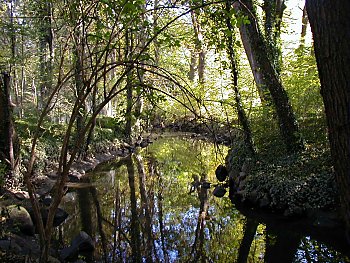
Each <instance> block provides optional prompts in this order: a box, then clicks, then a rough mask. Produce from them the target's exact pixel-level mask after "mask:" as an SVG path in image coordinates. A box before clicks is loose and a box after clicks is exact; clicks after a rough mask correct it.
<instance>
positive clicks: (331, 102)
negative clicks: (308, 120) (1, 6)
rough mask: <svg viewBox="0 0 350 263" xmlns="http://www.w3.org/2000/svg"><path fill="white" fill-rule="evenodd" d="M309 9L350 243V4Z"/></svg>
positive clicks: (316, 3)
mask: <svg viewBox="0 0 350 263" xmlns="http://www.w3.org/2000/svg"><path fill="white" fill-rule="evenodd" d="M306 9H307V12H308V17H309V21H310V25H311V30H312V33H313V37H314V49H315V55H316V60H317V66H318V71H319V76H320V81H321V94H322V97H323V102H324V105H325V111H326V116H327V125H328V136H329V142H330V147H331V153H332V157H333V162H334V169H335V174H336V180H337V183H338V185H339V189H340V195H341V203H342V208H343V216H344V220H345V222H346V226H347V238H348V241H349V242H350V125H349V124H350V78H349V76H350V68H349V65H350V49H349V43H350V1H342V0H312V1H311V0H307V1H306Z"/></svg>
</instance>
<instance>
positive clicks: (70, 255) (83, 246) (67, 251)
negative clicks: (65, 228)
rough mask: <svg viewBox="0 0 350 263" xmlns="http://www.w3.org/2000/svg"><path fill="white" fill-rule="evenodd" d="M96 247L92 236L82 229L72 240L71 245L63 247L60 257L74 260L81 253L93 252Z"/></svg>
mask: <svg viewBox="0 0 350 263" xmlns="http://www.w3.org/2000/svg"><path fill="white" fill-rule="evenodd" d="M94 249H95V245H94V242H93V240H92V238H91V237H90V236H89V235H88V234H87V233H86V232H84V231H81V232H80V233H79V234H78V235H77V236H76V237H75V238H74V239H73V241H72V243H71V245H70V246H69V247H66V248H64V249H62V251H61V253H60V258H61V259H62V260H64V261H65V260H74V259H76V258H77V257H78V255H79V253H86V252H92V251H93V250H94Z"/></svg>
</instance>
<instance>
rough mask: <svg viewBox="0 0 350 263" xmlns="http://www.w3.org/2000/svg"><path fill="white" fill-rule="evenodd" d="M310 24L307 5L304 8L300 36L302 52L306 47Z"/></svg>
mask: <svg viewBox="0 0 350 263" xmlns="http://www.w3.org/2000/svg"><path fill="white" fill-rule="evenodd" d="M308 22H309V19H308V17H307V12H306V5H305V6H304V8H303V16H302V17H301V23H302V26H301V34H300V45H299V49H300V50H302V49H303V48H304V46H305V37H306V30H307V24H308Z"/></svg>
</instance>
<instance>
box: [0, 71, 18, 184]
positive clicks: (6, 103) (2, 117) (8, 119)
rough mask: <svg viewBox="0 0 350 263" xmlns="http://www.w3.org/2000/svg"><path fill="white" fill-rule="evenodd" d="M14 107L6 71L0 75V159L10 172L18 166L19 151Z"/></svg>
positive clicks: (8, 76)
mask: <svg viewBox="0 0 350 263" xmlns="http://www.w3.org/2000/svg"><path fill="white" fill-rule="evenodd" d="M12 107H13V104H12V102H11V98H10V75H9V74H8V73H6V72H4V73H2V74H1V77H0V161H1V163H3V164H5V166H6V167H7V168H8V170H9V171H10V174H11V172H12V171H14V169H15V167H16V157H17V155H18V153H19V144H18V142H17V135H16V132H15V129H14V125H13V120H12ZM9 179H11V178H9Z"/></svg>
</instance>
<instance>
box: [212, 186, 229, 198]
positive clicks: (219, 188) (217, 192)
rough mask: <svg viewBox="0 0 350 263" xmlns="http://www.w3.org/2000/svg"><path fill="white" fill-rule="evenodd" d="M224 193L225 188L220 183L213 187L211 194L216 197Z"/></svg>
mask: <svg viewBox="0 0 350 263" xmlns="http://www.w3.org/2000/svg"><path fill="white" fill-rule="evenodd" d="M225 194H226V189H225V188H224V187H223V186H222V185H218V186H216V187H215V189H214V191H213V195H214V196H216V197H223V196H224V195H225Z"/></svg>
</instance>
